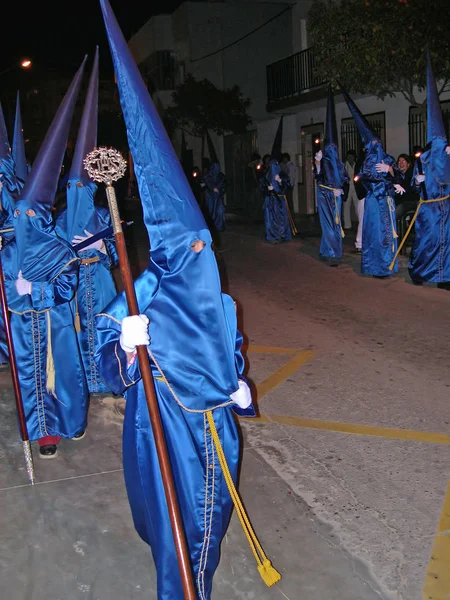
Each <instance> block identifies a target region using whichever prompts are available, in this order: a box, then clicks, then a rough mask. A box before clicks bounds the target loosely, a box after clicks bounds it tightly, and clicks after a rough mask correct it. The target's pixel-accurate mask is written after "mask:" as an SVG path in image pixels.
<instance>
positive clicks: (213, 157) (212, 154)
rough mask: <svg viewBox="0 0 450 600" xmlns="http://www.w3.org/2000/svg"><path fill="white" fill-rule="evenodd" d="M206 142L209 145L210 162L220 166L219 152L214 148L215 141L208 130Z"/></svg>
mask: <svg viewBox="0 0 450 600" xmlns="http://www.w3.org/2000/svg"><path fill="white" fill-rule="evenodd" d="M206 142H207V144H208V153H209V160H210V161H211V164H212V165H213V164H214V163H217V164H219V159H218V157H217V152H216V149H215V148H214V144H213V141H212V139H211V136H210V135H209V131H208V130H206Z"/></svg>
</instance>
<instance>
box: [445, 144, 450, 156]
mask: <svg viewBox="0 0 450 600" xmlns="http://www.w3.org/2000/svg"><path fill="white" fill-rule="evenodd" d="M445 151H446V152H447V154H450V146H447V148H446V149H445Z"/></svg>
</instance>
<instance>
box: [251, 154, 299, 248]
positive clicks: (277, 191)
mask: <svg viewBox="0 0 450 600" xmlns="http://www.w3.org/2000/svg"><path fill="white" fill-rule="evenodd" d="M259 184H260V189H261V191H262V194H263V196H264V224H265V227H266V241H267V242H269V243H270V244H278V243H279V242H288V241H289V240H291V239H292V233H293V232H292V226H291V220H290V213H289V208H288V204H287V198H286V189H287V187H288V185H289V183H288V179H287V176H286V175H285V174H284V173H283V171H282V170H281V167H280V165H279V164H278V162H277V161H276V160H271V161H270V165H269V169H268V171H267V172H266V173H265V174H264V175H263V176H262V177H261V178H260V180H259Z"/></svg>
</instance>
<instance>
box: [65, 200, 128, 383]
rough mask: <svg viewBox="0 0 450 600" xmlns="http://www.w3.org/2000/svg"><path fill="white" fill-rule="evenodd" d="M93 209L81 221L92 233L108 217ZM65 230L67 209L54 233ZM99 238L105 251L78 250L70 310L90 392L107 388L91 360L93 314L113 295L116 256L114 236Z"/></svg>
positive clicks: (100, 209)
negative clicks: (92, 214) (76, 323)
mask: <svg viewBox="0 0 450 600" xmlns="http://www.w3.org/2000/svg"><path fill="white" fill-rule="evenodd" d="M84 189H86V188H84ZM68 193H69V192H68ZM94 211H95V218H92V217H91V218H90V219H89V222H85V221H83V225H84V228H85V229H86V230H87V231H89V233H92V234H93V235H95V234H96V233H98V232H100V231H102V230H103V229H107V228H108V227H111V217H110V214H109V211H108V210H107V209H106V208H104V207H100V206H96V207H95V208H94ZM67 232H68V227H67V211H66V210H64V211H63V212H62V213H61V214H60V215H59V216H58V218H57V221H56V233H57V234H58V235H59V236H60V237H62V238H63V239H67ZM75 233H77V234H78V235H86V234H85V233H84V229H83V228H81V227H78V228H77V229H76V231H75V232H74V231H70V232H69V237H71V238H72V237H73V235H75ZM67 241H68V242H69V243H70V242H71V241H72V239H70V240H69V239H67ZM103 241H104V244H105V249H106V253H105V252H101V251H100V250H95V249H89V250H82V251H81V252H80V253H79V257H80V259H81V263H80V275H79V283H78V289H77V293H76V298H75V302H74V311H75V314H76V315H77V316H78V317H79V324H80V331H79V332H78V340H79V343H80V350H81V356H82V358H83V364H84V369H85V372H86V378H87V382H88V387H89V392H90V393H91V394H95V393H107V392H109V391H110V389H109V388H108V387H107V386H106V385H105V383H104V381H103V380H102V378H101V377H100V376H99V373H98V369H97V364H96V362H95V350H96V347H97V330H96V319H95V317H96V315H97V314H98V313H100V312H101V311H102V310H103V309H104V308H105V306H107V305H108V304H109V303H110V302H111V300H112V299H113V298H114V297H115V295H116V288H115V285H114V280H113V277H112V274H111V270H112V268H113V267H114V266H115V265H116V264H117V260H118V259H117V251H116V244H115V241H114V236H111V237H109V238H106V239H104V240H103ZM77 321H78V320H77Z"/></svg>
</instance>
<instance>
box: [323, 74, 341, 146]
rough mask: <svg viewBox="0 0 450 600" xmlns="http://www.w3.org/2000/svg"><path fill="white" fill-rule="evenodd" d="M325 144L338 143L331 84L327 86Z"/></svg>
mask: <svg viewBox="0 0 450 600" xmlns="http://www.w3.org/2000/svg"><path fill="white" fill-rule="evenodd" d="M324 141H325V146H328V145H330V144H334V145H335V146H336V147H337V145H338V134H337V124H336V109H335V106H334V96H333V90H332V88H331V85H329V86H328V100H327V118H326V122H325V140H324Z"/></svg>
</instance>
